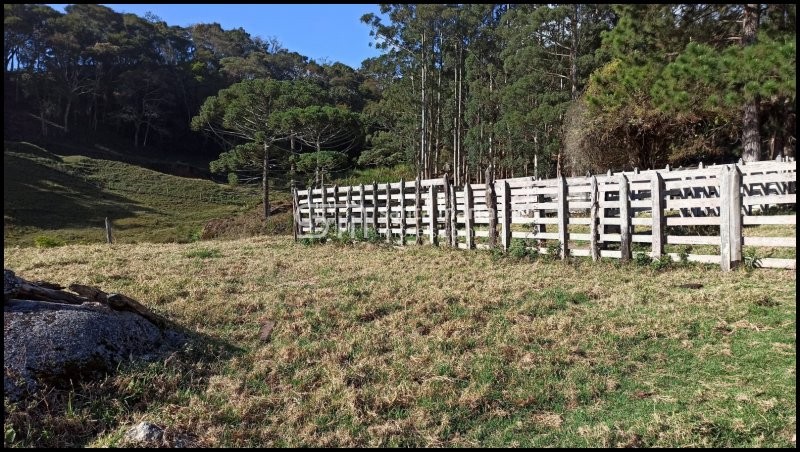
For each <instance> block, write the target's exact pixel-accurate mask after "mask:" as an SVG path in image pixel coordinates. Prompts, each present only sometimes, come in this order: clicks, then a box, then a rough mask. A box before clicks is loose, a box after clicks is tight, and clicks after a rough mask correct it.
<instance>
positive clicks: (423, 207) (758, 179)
mask: <svg viewBox="0 0 800 452" xmlns="http://www.w3.org/2000/svg"><path fill="white" fill-rule="evenodd" d="M487 176H488V171H487ZM486 180H490V179H489V177H487V179H486ZM796 187H797V162H796V161H794V160H793V159H792V161H781V160H778V161H766V162H754V163H747V164H743V163H741V162H740V163H738V164H731V165H720V166H716V165H714V166H708V167H703V165H702V164H701V165H700V167H698V168H695V169H686V170H683V169H681V170H670V169H669V167H667V168H665V169H662V170H647V171H641V172H639V171H636V170H635V171H632V172H621V173H612V172H610V171H609V172H608V173H607V174H604V175H594V176H587V177H566V178H565V177H560V178H556V179H546V180H535V179H534V178H532V177H521V178H514V179H501V180H496V181H490V182H488V183H485V184H465V185H464V186H463V187H455V186H454V185H453V184H452V183H451V182H450V180H449V179H448V177H447V176H444V177H443V178H441V179H427V180H415V181H400V182H395V183H388V184H377V183H373V184H368V185H360V186H351V187H338V186H332V187H324V188H309V189H306V190H293V210H294V233H295V237H304V236H319V235H322V234H327V233H328V232H329V228H330V227H334V228H336V229H335V231H336V234H339V235H341V234H354V233H355V232H356V230H357V229H361V230H363V231H367V230H370V229H372V230H374V231H377V233H378V234H379V235H380V236H381V239H382V240H386V241H387V242H393V243H398V244H403V245H405V244H408V243H412V242H413V243H416V244H423V243H430V244H434V245H440V244H446V245H449V246H451V247H458V248H467V249H472V248H493V247H501V248H502V249H503V250H508V249H509V247H510V246H511V244H512V240H514V239H523V240H524V242H523V244H524V245H525V246H526V247H529V248H536V249H538V250H539V252H558V254H559V255H560V256H561V258H562V259H565V258H567V257H568V256H589V257H591V258H593V259H595V260H596V259H598V258H601V257H609V258H617V259H623V260H628V259H631V257H632V255H633V254H635V253H638V252H648V253H649V255H650V256H651V257H653V258H658V257H660V256H662V255H665V254H667V255H669V256H670V257H671V258H672V259H673V260H676V261H677V260H680V259H681V257H682V256H681V255H683V257H684V258H688V260H689V261H694V262H701V263H712V264H719V265H720V266H721V268H722V269H723V270H730V269H731V268H732V267H733V266H736V265H737V264H739V263H741V262H742V260H743V247H748V248H749V247H756V248H755V249H756V250H764V249H765V248H764V247H766V249H767V250H768V252H758V251H757V252H756V254H755V256H756V257H759V263H760V265H761V266H763V267H776V268H795V263H796V255H795V250H796V245H795V240H796V229H797V226H796V225H797V213H796V203H797V194H796V193H797V188H796ZM761 225H776V226H766V227H764V226H761ZM751 232H752V233H754V234H759V233H760V234H762V235H764V236H753V235H752V233H751ZM548 245H549V246H548ZM687 247H691V248H687ZM785 248H790V249H788V250H786V249H785ZM776 249H777V251H778V253H779V255H782V257H769V255H770V254H772V253H774V252H775V251H776Z"/></svg>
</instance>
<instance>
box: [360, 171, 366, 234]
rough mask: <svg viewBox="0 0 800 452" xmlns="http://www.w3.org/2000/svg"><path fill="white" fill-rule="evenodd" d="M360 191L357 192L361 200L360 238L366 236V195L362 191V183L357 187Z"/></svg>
mask: <svg viewBox="0 0 800 452" xmlns="http://www.w3.org/2000/svg"><path fill="white" fill-rule="evenodd" d="M358 188H359V189H360V190H361V191H360V192H359V194H358V198H359V201H360V202H361V238H362V239H366V238H367V195H366V194H365V193H364V184H361V185H360V186H359V187H358Z"/></svg>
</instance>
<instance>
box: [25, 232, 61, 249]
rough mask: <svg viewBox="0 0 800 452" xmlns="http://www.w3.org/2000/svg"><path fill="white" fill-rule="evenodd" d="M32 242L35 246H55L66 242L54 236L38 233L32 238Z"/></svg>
mask: <svg viewBox="0 0 800 452" xmlns="http://www.w3.org/2000/svg"><path fill="white" fill-rule="evenodd" d="M33 244H34V245H36V247H37V248H55V247H57V246H64V245H66V242H64V241H63V240H61V239H59V238H56V237H50V236H49V235H40V236H37V237H36V238H35V239H33Z"/></svg>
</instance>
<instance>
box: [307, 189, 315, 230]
mask: <svg viewBox="0 0 800 452" xmlns="http://www.w3.org/2000/svg"><path fill="white" fill-rule="evenodd" d="M308 191H309V193H310V192H311V187H308ZM308 215H309V218H310V221H309V222H310V225H311V235H314V234H316V233H317V228H316V225H315V224H314V223H316V218H314V216H315V212H314V203H312V202H311V196H309V197H308Z"/></svg>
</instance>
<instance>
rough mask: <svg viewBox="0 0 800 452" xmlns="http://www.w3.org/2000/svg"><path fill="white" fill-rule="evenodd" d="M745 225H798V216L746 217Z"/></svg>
mask: <svg viewBox="0 0 800 452" xmlns="http://www.w3.org/2000/svg"><path fill="white" fill-rule="evenodd" d="M742 223H743V224H744V225H755V224H797V215H745V216H744V217H743V218H742Z"/></svg>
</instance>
